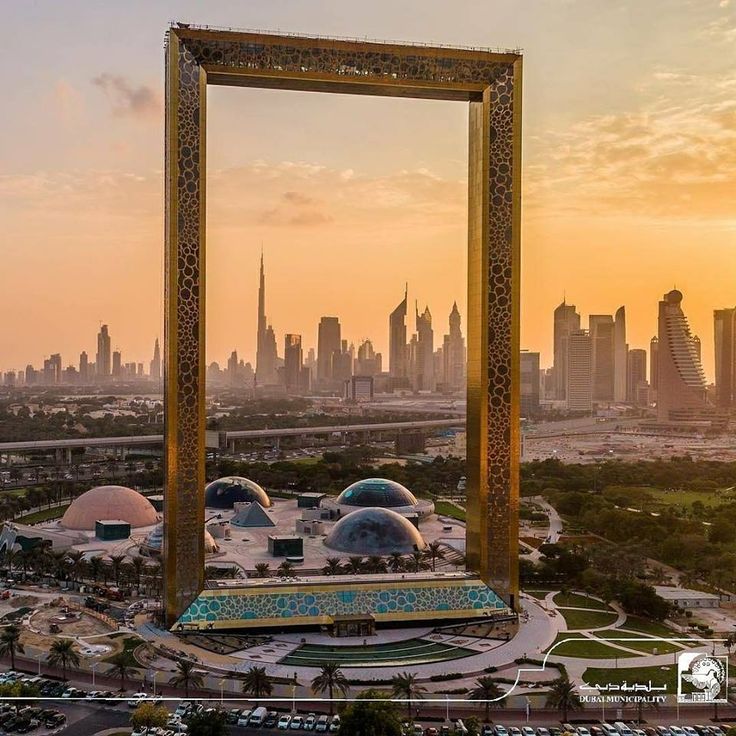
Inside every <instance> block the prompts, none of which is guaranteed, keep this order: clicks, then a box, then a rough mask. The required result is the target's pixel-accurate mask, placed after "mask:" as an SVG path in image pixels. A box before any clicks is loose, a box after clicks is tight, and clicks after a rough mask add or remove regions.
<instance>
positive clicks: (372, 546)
mask: <svg viewBox="0 0 736 736" xmlns="http://www.w3.org/2000/svg"><path fill="white" fill-rule="evenodd" d="M325 544H326V545H327V546H328V547H330V548H332V549H335V550H338V551H340V552H347V553H348V554H356V555H390V554H391V553H392V552H401V553H409V552H416V551H417V550H422V549H424V548H425V546H426V543H425V541H424V539H422V535H421V534H420V533H419V530H418V529H417V528H416V527H415V526H414V525H413V524H412V523H411V522H410V521H409V520H408V519H406V518H404V517H403V516H401V514H397V513H396V512H395V511H391V510H390V509H378V508H369V509H360V511H354V512H353V513H351V514H348V515H347V516H343V518H342V519H340V521H338V522H337V524H335V526H334V527H333V528H332V531H330V533H329V534H328V535H327V536H326V537H325Z"/></svg>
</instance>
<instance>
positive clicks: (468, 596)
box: [178, 582, 507, 626]
mask: <svg viewBox="0 0 736 736" xmlns="http://www.w3.org/2000/svg"><path fill="white" fill-rule="evenodd" d="M358 585H359V584H355V586H354V587H353V586H351V587H337V586H335V588H334V589H328V590H314V589H310V588H308V587H306V586H305V587H304V589H302V590H299V589H297V590H294V589H284V590H278V589H273V588H272V589H270V590H269V589H265V590H246V589H242V590H239V591H235V590H223V591H217V592H213V591H207V594H206V595H204V594H203V595H200V596H199V597H198V598H197V599H196V600H195V601H194V602H193V603H192V604H191V605H190V606H189V608H187V610H186V611H185V612H184V613H183V614H182V616H181V617H180V618H179V621H178V623H179V624H197V623H201V624H205V625H206V624H207V623H213V622H219V621H229V622H234V621H242V623H243V625H244V626H247V625H248V624H249V623H250V624H256V623H257V622H264V623H265V622H274V621H275V622H277V623H280V624H286V625H298V624H299V623H300V621H299V619H312V620H314V619H315V618H323V619H324V620H325V623H326V622H327V619H328V618H329V617H331V616H350V615H365V614H367V613H370V614H373V615H374V616H376V617H377V618H379V619H380V618H385V619H387V620H390V619H391V616H392V614H398V615H401V614H404V615H406V614H411V613H433V612H437V613H438V614H442V613H443V612H450V611H467V610H478V611H481V610H484V611H488V610H494V611H500V610H505V609H506V608H507V606H506V604H505V603H504V602H503V600H502V599H501V598H500V597H499V596H498V595H497V594H496V593H494V592H493V591H492V590H491V589H490V588H489V587H487V586H486V585H484V584H483V583H481V582H477V583H476V582H473V583H470V584H468V583H465V584H460V585H458V584H455V585H452V584H448V585H444V586H441V585H406V586H402V587H388V586H387V587H385V588H381V587H376V588H367V587H366V584H365V582H364V583H363V585H364V587H358Z"/></svg>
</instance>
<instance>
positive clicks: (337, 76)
mask: <svg viewBox="0 0 736 736" xmlns="http://www.w3.org/2000/svg"><path fill="white" fill-rule="evenodd" d="M169 32H170V33H173V34H175V35H176V36H177V37H178V38H179V40H180V43H181V45H182V46H183V47H184V48H185V49H186V50H187V51H188V52H189V53H190V54H191V55H192V56H193V57H194V58H193V60H194V61H196V62H197V63H198V64H200V65H201V66H202V67H203V68H204V69H205V71H206V72H207V83H208V84H214V85H228V86H238V87H262V88H270V89H290V90H301V91H316V92H331V93H347V94H363V95H366V94H367V95H382V96H395V97H414V98H424V99H440V100H461V101H469V100H477V99H479V98H480V96H481V94H482V91H483V90H484V89H485V88H486V87H488V86H489V85H490V84H492V83H493V81H494V80H495V78H496V77H497V75H499V74H502V73H503V72H504V71H505V70H506V69H507V68H508V66H509V65H510V64H512V63H513V62H515V61H516V60H518V59H520V58H521V56H520V54H517V53H496V52H492V51H484V50H476V49H454V48H443V47H433V46H414V45H406V44H390V43H379V42H368V41H366V42H363V41H345V40H339V39H326V38H306V37H301V36H285V35H276V34H267V33H251V32H247V33H245V32H236V31H213V30H204V29H196V28H180V27H175V28H172V29H171V30H170V31H169Z"/></svg>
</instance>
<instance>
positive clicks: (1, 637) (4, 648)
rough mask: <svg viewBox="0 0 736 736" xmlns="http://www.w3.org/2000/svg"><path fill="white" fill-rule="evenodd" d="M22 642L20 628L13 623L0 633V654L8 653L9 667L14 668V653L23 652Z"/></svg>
mask: <svg viewBox="0 0 736 736" xmlns="http://www.w3.org/2000/svg"><path fill="white" fill-rule="evenodd" d="M24 651H25V650H24V649H23V644H21V641H20V629H19V628H18V627H17V626H16V625H15V624H10V626H6V627H5V628H4V629H3V631H2V633H1V634H0V656H2V657H4V656H5V655H6V654H9V655H10V669H11V670H14V669H15V653H16V652H20V653H21V654H23V652H24Z"/></svg>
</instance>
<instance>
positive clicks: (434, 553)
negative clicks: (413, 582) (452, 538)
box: [424, 541, 445, 572]
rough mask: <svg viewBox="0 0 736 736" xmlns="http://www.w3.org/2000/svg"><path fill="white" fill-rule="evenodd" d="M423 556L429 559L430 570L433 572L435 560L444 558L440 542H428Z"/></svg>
mask: <svg viewBox="0 0 736 736" xmlns="http://www.w3.org/2000/svg"><path fill="white" fill-rule="evenodd" d="M424 556H425V557H426V558H427V559H428V560H429V562H430V565H431V566H432V572H434V571H435V568H436V567H437V560H444V559H445V553H444V551H443V550H442V544H441V543H440V542H437V541H435V542H430V543H429V544H428V545H427V549H425V550H424Z"/></svg>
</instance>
